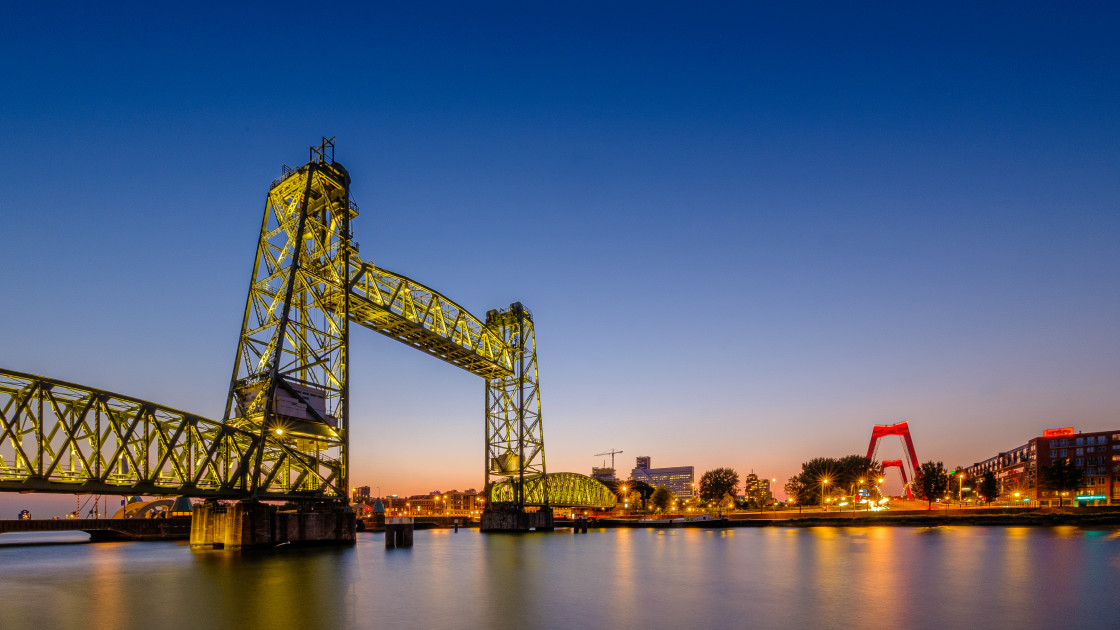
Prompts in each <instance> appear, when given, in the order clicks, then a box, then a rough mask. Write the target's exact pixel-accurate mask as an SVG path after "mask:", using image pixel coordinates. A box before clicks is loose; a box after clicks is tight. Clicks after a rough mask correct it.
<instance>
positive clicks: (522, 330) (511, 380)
mask: <svg viewBox="0 0 1120 630" xmlns="http://www.w3.org/2000/svg"><path fill="white" fill-rule="evenodd" d="M486 325H487V327H488V328H490V330H493V331H494V332H495V333H496V334H497V335H498V336H499V337H500V338H501V340H502V342H503V344H504V345H505V346H506V347H507V348H509V349H510V353H511V355H512V357H513V367H514V371H513V373H512V374H509V375H507V376H501V377H498V378H492V379H489V380H487V381H486V455H487V457H486V487H490V486H491V484H493V483H503V482H504V483H507V484H508V485H509V487H510V488H511V489H512V490H513V494H512V495H511V496H509V497H503V498H502V500H500V501H498V502H501V503H508V504H510V505H513V506H516V507H524V506H526V505H547V504H548V502H547V500H548V497H549V492H548V483H549V478H548V476H547V474H546V472H547V471H546V469H545V460H544V426H543V424H542V422H541V400H540V390H539V388H538V387H537V340H536V333H535V332H534V330H533V316H532V314H531V313H530V312H529V311H528V310H527V309H526V308H525V307H524V306H522V305H521V303H520V302H515V303H513V304H511V305H510V307H509V310H506V311H498V310H492V311H489V312H488V313H487V314H486ZM494 503H495V501H493V500H492V502H491V505H493V504H494Z"/></svg>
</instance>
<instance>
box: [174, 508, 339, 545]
mask: <svg viewBox="0 0 1120 630" xmlns="http://www.w3.org/2000/svg"><path fill="white" fill-rule="evenodd" d="M356 529H357V523H356V518H355V516H354V513H353V512H351V511H349V510H348V509H345V508H336V509H322V510H314V511H311V510H308V511H298V512H281V511H280V510H279V509H277V507H276V506H274V505H266V504H264V503H259V502H257V501H241V502H239V503H232V504H225V505H223V504H219V503H216V502H209V501H208V502H206V503H203V504H202V505H196V506H195V508H194V514H193V517H192V519H191V548H192V549H248V548H253V547H276V546H279V545H287V544H293V545H303V544H353V543H354V541H355V532H356Z"/></svg>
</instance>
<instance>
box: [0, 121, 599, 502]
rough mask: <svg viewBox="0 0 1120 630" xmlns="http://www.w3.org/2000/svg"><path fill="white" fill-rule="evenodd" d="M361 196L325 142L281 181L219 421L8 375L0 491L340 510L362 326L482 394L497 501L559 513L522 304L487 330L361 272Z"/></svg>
mask: <svg viewBox="0 0 1120 630" xmlns="http://www.w3.org/2000/svg"><path fill="white" fill-rule="evenodd" d="M328 149H329V150H330V151H329V152H330V154H331V155H330V157H328ZM349 187H350V176H349V173H347V171H346V169H345V168H343V167H342V166H341V165H340V164H338V163H337V162H334V160H333V145H332V144H331V143H330V141H327V140H325V139H324V143H323V145H322V146H321V147H319V148H318V149H314V148H313V149H312V159H311V161H310V162H308V163H307V164H305V165H304V166H302V167H300V168H298V169H290V168H287V167H285V168H284V174H283V177H282V178H281V179H279V180H277V181H275V182H273V185H272V187H271V189H270V190H269V193H268V197H267V199H266V202H265V211H264V217H263V220H262V224H261V231H260V237H259V239H258V245H257V250H256V256H255V258H254V262H253V272H252V276H251V279H250V285H249V292H248V296H247V298H246V303H245V311H244V316H243V319H242V327H241V334H240V336H239V338H238V346H237V352H236V358H235V363H234V368H233V374H232V377H231V379H230V387H229V391H228V396H227V399H226V407H225V409H226V410H225V417H224V419H223V421H222V422H215V421H212V420H207V419H205V418H201V417H200V416H195V415H192V414H187V413H185V412H180V411H176V410H172V409H168V408H165V407H162V406H159V405H155V404H153V403H149V402H146V401H141V400H137V399H133V398H128V397H124V396H119V395H117V394H111V393H108V392H103V391H101V390H96V389H91V388H83V387H81V386H77V385H72V384H68V383H62V382H60V381H53V380H50V379H44V378H40V377H36V376H31V375H26V374H21V373H18V372H3V373H0V374H3V378H4V381H3V383H2V387H3V390H2V391H3V395H4V396H5V398H4V399H0V402H3V405H4V406H3V409H2V411H3V415H2V416H0V422H2V423H3V426H2V429H0V430H2V431H3V433H0V490H17V489H18V490H35V491H59V492H103V493H120V494H183V495H189V496H223V497H251V496H252V497H258V498H267V499H299V498H336V499H342V498H344V497H346V496H347V495H348V487H349V473H348V451H349V448H348V446H349V440H348V432H349V416H350V413H349V404H350V392H349V335H350V324H351V323H354V324H358V325H359V326H362V327H365V328H369V329H371V330H375V331H377V332H379V333H382V334H384V335H386V336H388V337H390V338H393V339H396V340H397V341H400V342H402V343H405V344H408V345H410V346H412V347H415V348H417V349H420V350H422V351H424V352H426V353H428V354H431V355H433V356H435V357H438V358H440V359H442V360H444V361H446V362H448V363H450V364H452V365H456V366H458V367H460V368H462V369H464V370H467V371H468V372H471V373H473V374H476V375H478V376H481V377H482V378H483V379H485V381H486V393H485V396H486V465H485V469H486V482H487V487H488V488H491V494H490V496H491V501H492V502H494V503H498V504H512V505H514V506H518V507H525V506H527V505H529V506H531V505H548V504H549V503H550V497H552V494H553V492H554V491H553V487H554V486H555V485H556V484H555V483H554V482H553V481H552V480H553V479H560V477H551V476H548V475H547V474H546V470H545V460H544V435H543V425H542V422H541V412H540V395H539V389H538V380H537V356H536V338H535V333H534V330H533V321H532V316H531V315H530V314H529V312H528V311H527V310H526V309H524V308H523V307H522V306H521V305H520V304H519V303H516V304H513V305H511V306H510V308H509V310H504V311H498V310H493V311H490V312H489V313H487V318H486V321H485V322H482V321H480V320H479V319H478V318H477V317H475V316H474V315H472V314H471V313H470V312H469V311H467V310H466V309H464V308H462V307H460V306H459V305H457V304H455V303H454V302H452V301H451V300H449V299H447V298H446V297H444V296H443V295H441V294H440V293H438V292H437V291H434V290H432V289H430V288H428V287H425V286H423V285H421V284H419V283H417V282H415V281H413V280H411V279H409V278H407V277H405V276H402V275H399V274H395V273H392V272H389V271H386V270H383V269H379V268H377V267H375V266H374V265H372V264H369V263H367V262H364V261H362V260H361V259H360V257H359V256H358V252H357V245H356V244H354V243H353V242H352V235H351V231H350V222H351V220H352V219H354V218H355V217H356V216H357V214H358V212H357V206H356V205H355V204H354V203H353V202H352V201H351V200H350V192H349ZM569 474H574V473H569ZM577 476H578V477H582V475H577ZM565 479H567V478H566V477H565ZM584 479H587V482H580V483H584V484H585V485H587V484H589V483H592V482H593V480H590V479H588V478H586V477H584ZM573 483H574V482H573ZM593 484H598V482H593ZM598 485H600V486H601V484H598ZM562 487H568V486H556V488H557V491H562V492H567V490H560V489H561V488H562ZM603 489H604V490H605V487H604V488H603ZM585 490H586V492H587V493H592V494H594V493H595V492H599V490H598V489H597V488H596V487H595V486H594V485H588V486H587V488H585ZM587 496H591V494H588V495H587ZM595 501H597V502H596V503H594V504H595V505H598V504H599V503H602V501H601V500H598V499H596V500H595ZM561 504H563V503H561Z"/></svg>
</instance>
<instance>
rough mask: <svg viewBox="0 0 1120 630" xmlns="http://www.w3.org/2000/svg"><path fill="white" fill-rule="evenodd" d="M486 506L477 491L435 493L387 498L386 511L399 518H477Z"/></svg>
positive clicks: (483, 498)
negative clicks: (399, 516)
mask: <svg viewBox="0 0 1120 630" xmlns="http://www.w3.org/2000/svg"><path fill="white" fill-rule="evenodd" d="M485 506H486V498H485V497H484V496H483V495H482V494H481V493H479V492H478V491H477V490H473V489H471V490H465V491H462V492H460V491H459V490H449V491H447V492H439V491H435V492H432V493H430V494H416V495H413V496H410V497H407V498H398V497H389V498H388V499H387V500H386V510H387V511H388V512H389V513H390V514H394V515H401V516H466V517H472V516H474V517H477V516H479V515H480V514H481V513H482V509H483V508H484V507H485Z"/></svg>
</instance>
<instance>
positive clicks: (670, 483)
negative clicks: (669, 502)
mask: <svg viewBox="0 0 1120 630" xmlns="http://www.w3.org/2000/svg"><path fill="white" fill-rule="evenodd" d="M650 461H651V459H650V457H649V456H648V455H643V456H641V457H638V459H637V465H636V466H635V467H634V470H632V471H630V479H633V480H634V481H644V482H646V483H648V484H649V485H651V486H653V487H654V488H656V487H657V486H665V487H666V488H668V489H669V492H672V493H673V496H674V497H676V498H678V499H691V498H692V495H693V492H694V490H695V487H696V486H695V483H694V482H695V480H696V469H695V468H693V467H692V466H675V467H672V468H652V467H651V466H650Z"/></svg>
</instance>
